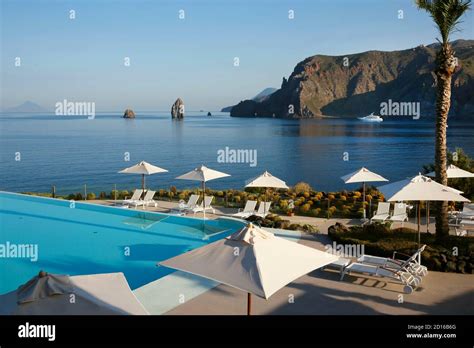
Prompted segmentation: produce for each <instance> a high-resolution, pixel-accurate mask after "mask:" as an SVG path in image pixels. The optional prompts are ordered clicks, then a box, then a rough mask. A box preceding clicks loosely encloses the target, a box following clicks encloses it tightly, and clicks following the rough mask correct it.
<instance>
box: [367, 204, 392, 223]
mask: <svg viewBox="0 0 474 348" xmlns="http://www.w3.org/2000/svg"><path fill="white" fill-rule="evenodd" d="M389 217H390V203H388V202H380V203H379V205H378V206H377V211H376V212H375V215H374V216H373V217H372V219H370V222H373V221H385V220H387V219H388V218H389Z"/></svg>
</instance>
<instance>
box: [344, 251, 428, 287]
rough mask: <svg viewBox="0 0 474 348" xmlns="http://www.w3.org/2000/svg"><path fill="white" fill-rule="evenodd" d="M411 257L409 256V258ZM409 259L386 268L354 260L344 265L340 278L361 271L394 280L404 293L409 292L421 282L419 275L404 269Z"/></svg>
mask: <svg viewBox="0 0 474 348" xmlns="http://www.w3.org/2000/svg"><path fill="white" fill-rule="evenodd" d="M410 259H411V258H410ZM409 261H410V260H407V261H405V262H404V263H402V264H401V265H399V266H398V267H396V268H395V267H394V268H388V267H384V266H378V265H370V264H367V263H360V262H354V263H351V264H350V265H349V266H347V267H345V268H344V270H343V271H342V273H341V280H343V279H344V276H345V275H346V274H351V273H361V274H368V275H371V276H375V277H383V278H388V279H392V280H396V281H397V282H400V283H402V284H403V285H404V287H403V291H404V292H405V293H406V294H411V293H412V292H413V290H414V289H415V288H416V287H417V286H418V285H420V284H421V277H420V276H417V275H414V274H412V273H410V272H408V271H407V270H406V267H407V265H408V264H409Z"/></svg>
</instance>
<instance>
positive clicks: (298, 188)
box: [293, 182, 313, 194]
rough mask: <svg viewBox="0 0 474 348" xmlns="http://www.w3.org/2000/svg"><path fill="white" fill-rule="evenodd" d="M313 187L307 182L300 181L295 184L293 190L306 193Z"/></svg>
mask: <svg viewBox="0 0 474 348" xmlns="http://www.w3.org/2000/svg"><path fill="white" fill-rule="evenodd" d="M312 190H313V189H312V188H311V186H310V185H309V184H308V183H305V182H299V183H297V184H296V185H295V186H293V192H295V193H297V194H298V193H305V192H310V191H312Z"/></svg>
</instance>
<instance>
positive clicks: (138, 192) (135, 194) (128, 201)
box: [122, 189, 143, 205]
mask: <svg viewBox="0 0 474 348" xmlns="http://www.w3.org/2000/svg"><path fill="white" fill-rule="evenodd" d="M142 194H143V190H142V189H139V190H135V191H133V194H132V197H130V198H129V199H124V200H123V201H122V205H130V204H131V203H134V202H137V201H139V200H140V197H141V196H142Z"/></svg>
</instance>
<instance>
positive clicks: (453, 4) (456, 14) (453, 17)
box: [415, 0, 471, 44]
mask: <svg viewBox="0 0 474 348" xmlns="http://www.w3.org/2000/svg"><path fill="white" fill-rule="evenodd" d="M415 2H416V5H417V6H418V8H419V9H422V10H425V11H427V12H428V13H429V14H430V16H431V18H433V21H434V22H435V23H436V25H437V26H438V30H439V33H440V34H441V41H442V42H443V44H446V43H448V42H449V35H450V34H452V33H453V32H454V31H456V30H458V25H459V24H460V23H461V21H460V18H461V17H462V15H463V14H464V13H465V12H466V11H468V10H469V9H470V8H471V0H415Z"/></svg>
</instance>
